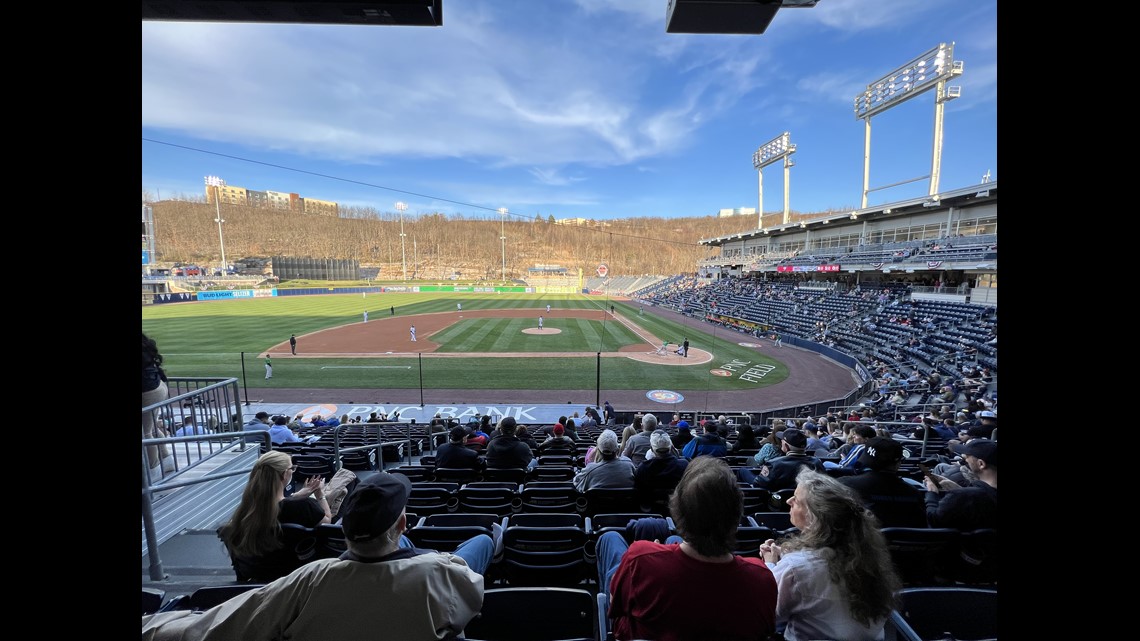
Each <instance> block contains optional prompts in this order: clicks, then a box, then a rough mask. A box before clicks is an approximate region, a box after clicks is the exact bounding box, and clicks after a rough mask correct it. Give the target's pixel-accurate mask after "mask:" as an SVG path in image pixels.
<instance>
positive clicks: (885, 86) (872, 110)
mask: <svg viewBox="0 0 1140 641" xmlns="http://www.w3.org/2000/svg"><path fill="white" fill-rule="evenodd" d="M962 70H963V64H962V62H961V61H955V60H954V43H953V42H951V43H949V44H947V43H945V42H943V43H940V44H939V45H938V46H937V47H934V48H933V49H931V50H929V51H927V52H925V53H923V54H922V55H920V56H918V57H917V58H915V59H914V60H911V61H910V62H908V63H906V64H905V65H902V66H901V67H899V68H897V69H895V70H894V71H892V72H890V73H888V74H887V75H885V76H883V77H882V78H879V79H878V80H875V81H874V82H872V83H871V84H869V85H867V88H866V89H865V90H864V91H863V92H862V93H861V94H859V95H858V96H855V117H856V118H857V119H863V118H870V117H871V116H873V115H875V114H877V113H880V112H882V111H885V110H887V109H890V108H891V107H893V106H895V105H897V104H899V103H902V102H905V101H907V100H910V99H911V98H914V97H915V96H918V95H920V94H922V93H924V92H926V91H928V90H930V89H933V88H934V87H935V86H937V85H938V83H940V82H944V81H946V80H948V79H949V78H952V77H955V76H959V75H961V74H962ZM960 92H961V89H960V88H958V89H955V90H954V91H953V92H951V93H955V94H960ZM953 97H954V98H957V97H958V96H957V95H955V96H953Z"/></svg>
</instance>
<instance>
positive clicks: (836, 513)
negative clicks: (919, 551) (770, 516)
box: [760, 469, 902, 641]
mask: <svg viewBox="0 0 1140 641" xmlns="http://www.w3.org/2000/svg"><path fill="white" fill-rule="evenodd" d="M788 506H789V508H790V516H791V520H792V525H794V526H795V527H796V528H798V529H799V533H798V534H794V535H792V536H791V537H790V538H788V539H785V540H784V541H783V542H782V543H780V544H777V543H776V542H775V541H773V540H772V539H768V540H767V541H765V542H764V543H763V544H762V545H761V546H760V553H761V555H762V556H763V558H764V562H765V563H766V564H767V565H768V567H769V568H771V569H772V574H773V575H774V576H775V578H776V583H777V585H778V586H779V587H778V590H777V595H778V598H777V602H776V624H777V626H782V627H783V634H784V639H786V640H787V641H805V640H807V639H882V638H883V637H884V633H885V632H884V630H885V626H886V621H887V618H888V617H889V616H890V614H891V610H893V609H894V608H895V605H896V600H895V594H896V593H897V592H898V591H899V590H900V589H901V588H902V581H901V580H900V579H899V577H898V575H897V573H896V572H895V569H894V565H893V564H892V562H891V553H890V550H889V549H888V547H887V541H886V539H885V538H884V537H883V534H882V532H881V531H880V530H879V528H880V525H879V521H878V519H876V518H875V516H874V515H873V514H872V513H871V512H870V511H868V510H867V509H866V508H864V507H863V505H862V503H861V502H860V499H859V496H858V494H856V492H855V491H854V490H852V489H851V488H849V487H846V486H844V485H843V484H842V483H840V482H839V481H838V480H836V479H833V478H830V477H828V476H827V475H826V474H820V473H818V472H815V471H813V470H809V469H804V470H802V471H801V472H800V473H799V475H798V476H797V477H796V491H795V495H794V496H793V497H792V498H790V499H788Z"/></svg>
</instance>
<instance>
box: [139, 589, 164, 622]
mask: <svg viewBox="0 0 1140 641" xmlns="http://www.w3.org/2000/svg"><path fill="white" fill-rule="evenodd" d="M165 600H166V590H160V589H158V588H146V587H144V588H143V589H142V613H143V614H144V615H145V614H154V613H155V612H158V611H159V609H160V608H162V602H163V601H165Z"/></svg>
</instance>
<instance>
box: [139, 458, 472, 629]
mask: <svg viewBox="0 0 1140 641" xmlns="http://www.w3.org/2000/svg"><path fill="white" fill-rule="evenodd" d="M410 492H411V482H410V481H409V480H408V478H407V477H406V476H403V475H401V474H388V473H387V472H381V473H379V474H375V475H373V476H371V477H369V478H367V479H365V480H364V481H362V482H361V483H360V484H359V485H357V487H356V489H355V490H353V491H352V493H351V494H349V496H348V498H346V499H345V500H344V504H343V505H342V506H341V510H340V513H341V514H342V518H341V527H342V528H343V530H344V535H345V542H346V544H347V546H348V551H347V552H345V553H344V554H342V555H341V556H340V557H339V558H336V559H320V560H317V561H312V562H310V563H307V564H305V565H303V566H301V567H300V568H298V569H296V570H294V571H293V572H292V573H290V574H288V575H286V576H284V577H281V578H280V579H277V580H276V581H273V582H271V583H268V584H266V585H265V586H264V587H261V588H257V589H255V590H250V591H249V592H244V593H242V594H239V595H237V596H235V597H233V598H231V599H229V600H228V601H226V602H224V603H222V604H220V605H216V606H214V607H212V608H210V609H208V610H206V611H204V612H191V611H179V612H163V613H159V614H153V615H148V616H144V617H143V618H142V638H143V640H144V641H151V640H153V641H164V640H167V639H170V640H175V639H177V640H178V641H198V640H208V639H243V640H244V641H260V640H265V641H269V640H271V639H293V640H295V641H318V640H325V639H335V640H336V641H355V640H360V641H365V640H370V641H375V640H391V641H397V640H399V641H419V640H425V641H427V640H435V639H449V638H454V637H456V636H458V635H459V634H460V633H462V631H463V629H464V628H465V627H466V626H467V624H468V622H469V621H471V619H473V618H474V617H475V615H476V614H478V613H479V610H480V608H482V607H483V576H482V574H483V572H485V571H486V569H487V565H488V564H489V563H490V561H491V555H492V553H493V551H494V543H493V542H492V540H491V537H489V536H487V535H485V534H480V535H477V536H475V537H473V538H471V539H469V540H467V541H465V542H464V543H463V544H461V545H460V546H459V548H457V549H456V551H455V552H454V553H438V552H433V551H430V550H419V549H416V548H414V547H412V545H411V542H410V541H408V539H407V538H406V537H404V536H403V535H402V533H403V532H404V530H406V529H407V517H406V516H405V514H404V507H405V505H406V503H407V500H408V494H409V493H410Z"/></svg>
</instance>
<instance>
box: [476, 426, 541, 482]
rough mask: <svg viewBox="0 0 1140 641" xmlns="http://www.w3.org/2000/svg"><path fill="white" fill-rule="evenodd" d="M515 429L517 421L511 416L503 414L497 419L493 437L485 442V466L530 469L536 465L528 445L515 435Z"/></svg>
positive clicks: (536, 461)
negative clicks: (496, 427) (497, 423)
mask: <svg viewBox="0 0 1140 641" xmlns="http://www.w3.org/2000/svg"><path fill="white" fill-rule="evenodd" d="M517 429H518V422H517V421H515V419H514V417H513V416H504V417H503V418H502V420H500V421H499V426H498V429H496V430H495V432H496V434H495V438H493V439H491V442H490V443H488V444H487V450H486V451H487V459H486V460H487V467H494V468H522V469H525V470H532V469H534V468H535V467H536V466H537V465H538V459H536V458H535V457H534V452H532V451H531V450H530V446H529V445H527V444H526V443H525V442H524V441H522V440H520V439H519V437H518V436H516V435H515V431H516V430H517Z"/></svg>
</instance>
